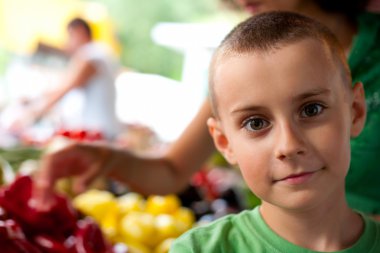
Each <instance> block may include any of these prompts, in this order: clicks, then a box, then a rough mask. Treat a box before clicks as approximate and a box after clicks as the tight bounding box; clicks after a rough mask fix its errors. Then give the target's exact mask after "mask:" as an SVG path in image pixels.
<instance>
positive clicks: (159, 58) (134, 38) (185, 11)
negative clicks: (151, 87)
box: [91, 0, 220, 80]
mask: <svg viewBox="0 0 380 253" xmlns="http://www.w3.org/2000/svg"><path fill="white" fill-rule="evenodd" d="M91 1H92V2H94V0H91ZM219 1H220V0H140V1H138V0H95V2H99V3H102V4H104V5H105V6H106V7H107V8H108V10H109V14H110V16H111V19H112V20H113V22H114V23H115V28H116V31H117V33H118V34H117V36H118V38H119V40H120V42H121V46H122V53H121V55H120V60H121V63H122V64H123V65H124V66H126V67H129V68H132V69H135V70H137V71H140V72H146V73H155V74H160V75H163V76H167V77H170V78H173V79H176V80H180V79H181V74H182V73H181V70H182V60H183V56H182V54H181V53H179V52H175V51H174V50H172V49H169V48H165V47H162V46H159V45H157V44H155V43H154V42H153V41H152V38H151V29H152V28H153V27H154V25H155V24H157V23H158V22H197V21H203V20H206V19H210V18H212V17H213V16H214V15H217V13H218V10H219V6H218V5H219V4H220V2H219Z"/></svg>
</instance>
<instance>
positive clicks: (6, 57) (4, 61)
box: [0, 47, 11, 76]
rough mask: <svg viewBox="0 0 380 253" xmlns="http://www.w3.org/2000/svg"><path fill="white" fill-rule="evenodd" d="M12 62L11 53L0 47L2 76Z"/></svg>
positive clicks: (0, 73) (0, 72)
mask: <svg viewBox="0 0 380 253" xmlns="http://www.w3.org/2000/svg"><path fill="white" fill-rule="evenodd" d="M10 60H11V53H10V52H9V51H7V50H5V49H4V48H2V47H0V76H1V75H3V74H4V72H5V70H6V68H7V66H8V63H9V61H10Z"/></svg>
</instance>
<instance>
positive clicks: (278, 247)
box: [169, 208, 380, 253]
mask: <svg viewBox="0 0 380 253" xmlns="http://www.w3.org/2000/svg"><path fill="white" fill-rule="evenodd" d="M363 218H364V222H365V225H364V226H365V227H364V232H363V234H362V235H361V237H360V238H359V240H358V241H357V242H356V243H355V244H354V245H353V246H352V247H350V248H348V249H345V250H341V251H336V252H335V253H379V252H380V223H377V222H375V221H373V220H371V219H369V218H368V217H366V216H363ZM190 252H194V253H201V252H205V253H250V252H253V253H318V252H317V251H312V250H308V249H305V248H301V247H299V246H296V245H294V244H292V243H290V242H288V241H286V240H285V239H283V238H282V237H280V236H278V235H277V234H276V233H275V232H274V231H273V230H272V229H270V228H269V227H268V225H267V224H266V223H265V221H264V220H263V219H262V217H261V215H260V212H259V208H255V209H253V210H246V211H243V212H241V213H240V214H237V215H229V216H226V217H223V218H221V219H219V220H216V221H215V222H213V223H211V224H209V225H206V226H202V227H198V228H194V229H192V230H190V231H189V232H187V233H185V234H184V235H182V236H180V237H179V238H178V239H176V240H175V241H174V243H173V245H172V247H171V249H170V251H169V253H190ZM319 253H321V252H319Z"/></svg>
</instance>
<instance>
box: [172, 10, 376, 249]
mask: <svg viewBox="0 0 380 253" xmlns="http://www.w3.org/2000/svg"><path fill="white" fill-rule="evenodd" d="M210 98H211V104H212V106H213V111H214V117H213V118H210V119H209V120H208V122H207V124H208V127H209V130H210V133H211V135H212V137H213V139H214V142H215V145H216V147H217V148H218V150H219V151H221V153H223V155H224V156H225V157H226V159H227V160H228V161H229V162H230V163H232V164H236V165H238V166H239V167H240V169H241V171H242V175H243V177H244V179H245V181H246V182H247V184H248V186H249V187H250V189H251V190H252V191H253V192H254V193H255V194H256V195H257V196H259V197H260V198H261V199H262V204H261V206H260V207H258V208H255V209H253V210H250V211H244V212H242V213H240V214H237V215H231V216H227V217H225V218H222V219H219V220H217V221H216V222H214V223H212V224H210V225H207V226H204V227H199V228H196V229H194V230H192V231H190V232H188V233H186V234H185V235H183V236H182V237H180V238H179V239H177V240H176V242H175V243H174V244H173V246H172V248H171V251H170V252H181V253H186V252H207V253H212V252H239V253H242V252H255V253H262V252H277V253H280V252H281V253H298V252H299V253H301V252H305V253H306V252H308V253H310V252H340V253H354V252H357V253H362V252H367V253H369V252H372V253H375V252H380V224H378V223H376V222H374V221H372V220H371V219H369V218H368V217H365V216H363V215H361V214H358V213H356V212H354V211H353V210H351V209H350V208H349V207H348V206H347V203H346V200H345V186H344V182H345V180H344V178H345V175H346V174H347V170H348V168H349V163H350V137H355V136H357V135H359V133H360V131H361V130H362V128H363V125H364V122H365V100H364V92H363V87H362V84H361V83H357V84H355V85H354V86H353V87H351V76H350V72H349V69H348V67H347V63H346V60H345V55H344V52H343V51H342V49H341V48H340V46H339V45H338V42H337V41H336V39H335V37H334V36H333V35H332V34H331V33H330V31H329V30H327V28H325V27H324V26H322V25H321V24H319V23H317V22H316V21H313V20H311V19H309V18H306V17H303V16H300V15H298V14H292V13H287V12H272V13H266V14H261V15H258V16H255V17H253V18H250V19H248V20H247V21H245V22H243V23H241V24H240V25H238V26H237V27H236V28H235V29H234V30H233V31H232V32H231V33H230V34H229V35H228V36H227V37H226V39H225V40H224V41H223V42H222V44H221V45H220V47H219V48H218V50H217V52H216V53H215V56H214V58H213V62H212V64H211V70H210Z"/></svg>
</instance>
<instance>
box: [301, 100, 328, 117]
mask: <svg viewBox="0 0 380 253" xmlns="http://www.w3.org/2000/svg"><path fill="white" fill-rule="evenodd" d="M323 109H325V107H324V106H323V105H321V104H316V103H313V104H308V105H306V106H305V107H304V108H302V111H301V117H303V118H308V117H313V116H316V115H319V114H320V113H322V111H323Z"/></svg>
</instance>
